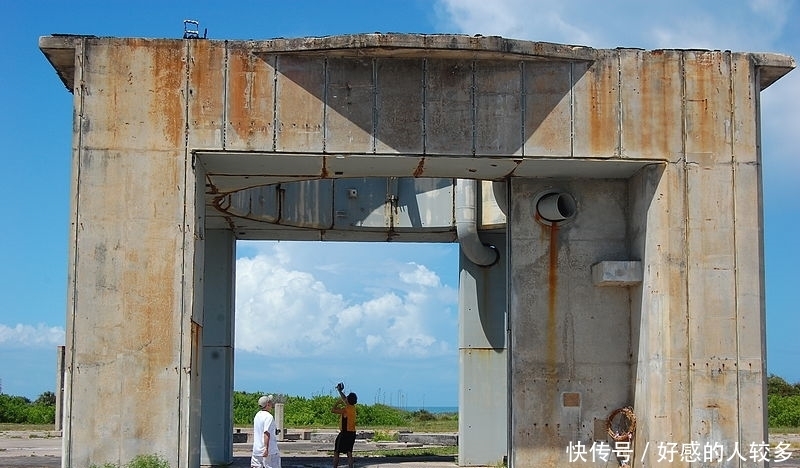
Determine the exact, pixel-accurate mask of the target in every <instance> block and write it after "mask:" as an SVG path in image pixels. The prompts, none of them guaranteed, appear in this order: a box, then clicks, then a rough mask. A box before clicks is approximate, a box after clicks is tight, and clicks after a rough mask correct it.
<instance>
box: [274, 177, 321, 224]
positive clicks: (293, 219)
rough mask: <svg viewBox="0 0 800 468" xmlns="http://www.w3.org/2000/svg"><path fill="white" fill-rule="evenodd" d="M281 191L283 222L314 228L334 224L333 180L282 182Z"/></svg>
mask: <svg viewBox="0 0 800 468" xmlns="http://www.w3.org/2000/svg"><path fill="white" fill-rule="evenodd" d="M281 191H282V192H283V193H282V194H281V223H283V224H288V225H290V226H297V227H309V228H314V229H330V228H331V227H332V226H333V213H331V206H333V180H331V179H323V180H306V181H302V182H294V183H288V184H282V185H281Z"/></svg>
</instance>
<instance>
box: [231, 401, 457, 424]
mask: <svg viewBox="0 0 800 468" xmlns="http://www.w3.org/2000/svg"><path fill="white" fill-rule="evenodd" d="M261 395H262V393H246V392H234V393H233V424H234V426H239V427H248V426H250V425H251V424H252V423H253V415H254V414H255V412H256V410H257V409H258V398H259V397H260V396H261ZM277 399H278V401H282V402H283V404H284V406H283V417H284V424H285V425H286V427H290V428H336V427H337V426H338V424H339V416H338V415H336V414H334V413H332V412H331V408H332V407H333V404H334V403H335V402H336V400H337V398H334V397H332V396H315V397H313V398H305V397H298V396H287V395H277ZM358 427H359V428H361V429H366V428H394V429H397V428H401V429H409V430H417V431H422V430H425V431H431V430H437V431H442V432H455V431H458V416H457V415H456V414H455V413H452V414H432V413H430V412H428V411H425V410H421V411H414V412H411V411H405V410H402V409H399V408H395V407H392V406H387V405H382V404H374V405H362V404H359V405H358Z"/></svg>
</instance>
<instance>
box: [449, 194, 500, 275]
mask: <svg viewBox="0 0 800 468" xmlns="http://www.w3.org/2000/svg"><path fill="white" fill-rule="evenodd" d="M476 185H477V181H475V180H473V179H457V180H456V234H457V235H458V242H459V244H461V250H462V251H463V252H464V255H466V257H467V258H468V259H469V260H470V261H471V262H472V263H474V264H476V265H480V266H491V265H494V264H495V263H496V262H497V260H498V259H499V258H500V254H498V253H497V249H495V248H494V247H492V246H490V245H486V244H484V243H483V242H481V238H480V236H479V235H478V217H477V212H478V210H477V206H476V205H477V195H476V194H477V191H476V190H475V186H476Z"/></svg>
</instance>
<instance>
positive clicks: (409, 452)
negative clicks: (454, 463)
mask: <svg viewBox="0 0 800 468" xmlns="http://www.w3.org/2000/svg"><path fill="white" fill-rule="evenodd" d="M330 454H331V455H333V452H330ZM457 455H458V447H456V446H442V447H419V448H402V449H381V450H368V451H365V452H353V456H355V457H455V456H457Z"/></svg>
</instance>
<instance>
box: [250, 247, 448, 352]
mask: <svg viewBox="0 0 800 468" xmlns="http://www.w3.org/2000/svg"><path fill="white" fill-rule="evenodd" d="M304 247H306V248H305V249H298V250H297V252H298V254H299V258H301V259H302V260H301V261H299V262H298V260H297V259H296V258H295V257H293V253H294V252H295V250H294V246H292V245H289V244H286V243H265V244H264V245H263V246H259V247H258V248H256V249H255V253H254V255H253V256H251V257H243V258H240V259H238V260H237V265H236V270H237V271H236V335H235V336H236V348H237V349H239V350H243V351H249V352H252V353H257V354H262V355H269V356H282V357H300V356H302V357H314V356H316V357H319V358H323V357H325V356H337V355H342V353H347V352H357V353H365V354H367V355H371V356H375V357H397V356H406V357H417V358H420V357H426V356H433V355H441V354H443V353H455V348H454V346H453V345H452V344H450V343H448V342H447V341H446V340H443V339H441V338H437V336H438V337H440V336H441V335H442V333H441V331H440V330H437V329H436V328H437V325H438V324H440V323H441V322H442V321H443V320H442V319H443V317H444V319H445V320H444V322H452V321H455V320H457V319H456V317H455V316H454V312H453V310H454V309H455V301H456V295H455V294H454V293H452V294H451V293H450V292H451V288H448V287H446V286H443V285H442V282H441V280H440V278H439V276H438V275H437V274H436V273H435V272H433V271H431V270H430V269H429V268H427V267H426V266H423V265H419V264H416V263H414V262H408V263H388V264H385V263H376V264H374V265H372V264H370V263H369V262H364V261H361V260H363V257H361V258H359V260H360V261H359V263H360V265H359V267H358V271H359V274H360V275H361V276H359V278H373V279H374V278H376V277H378V276H381V275H386V276H388V277H393V278H394V281H393V285H394V287H387V286H386V285H380V284H379V283H380V281H378V283H376V284H372V285H370V286H367V285H364V284H361V282H360V281H359V280H358V278H356V277H350V279H351V281H349V282H346V283H344V282H339V283H337V290H336V291H335V292H334V291H333V290H332V288H331V287H329V286H328V284H327V283H326V282H323V280H322V279H321V278H323V277H325V275H326V274H327V275H332V276H331V277H336V276H341V270H342V269H347V268H352V264H353V262H352V261H351V262H350V263H349V264H347V263H346V262H342V263H341V265H340V267H339V268H337V267H336V266H335V265H336V264H337V262H335V261H326V260H325V257H324V255H321V254H319V251H317V255H308V254H307V252H306V253H305V254H300V251H301V250H306V251H307V250H314V249H315V248H318V245H315V244H305V245H304ZM329 248H330V249H335V247H329ZM451 267H452V266H451ZM387 268H388V269H389V270H388V271H387ZM392 269H393V270H392ZM337 270H339V271H338V272H337ZM312 272H313V273H312ZM317 274H320V276H319V277H318V276H317ZM345 286H346V288H345ZM342 288H345V289H342Z"/></svg>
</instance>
